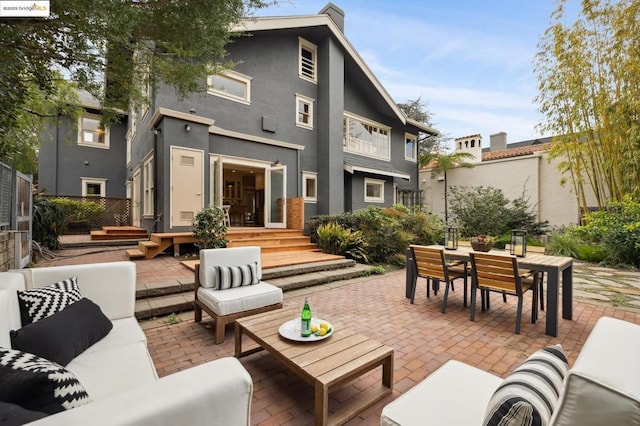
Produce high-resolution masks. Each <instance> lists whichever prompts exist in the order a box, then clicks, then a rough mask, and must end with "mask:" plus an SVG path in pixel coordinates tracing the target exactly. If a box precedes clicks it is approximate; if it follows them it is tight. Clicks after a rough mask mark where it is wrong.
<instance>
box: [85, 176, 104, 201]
mask: <svg viewBox="0 0 640 426" xmlns="http://www.w3.org/2000/svg"><path fill="white" fill-rule="evenodd" d="M81 179H82V196H83V197H104V196H105V193H106V185H107V180H106V179H100V178H81Z"/></svg>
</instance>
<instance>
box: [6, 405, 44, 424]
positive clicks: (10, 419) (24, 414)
mask: <svg viewBox="0 0 640 426" xmlns="http://www.w3.org/2000/svg"><path fill="white" fill-rule="evenodd" d="M47 416H48V414H46V413H42V412H39V411H32V410H26V409H24V408H22V407H21V406H19V405H16V404H11V403H10V402H3V401H0V425H2V426H17V425H24V424H27V423H29V422H33V421H36V420H39V419H41V418H43V417H47Z"/></svg>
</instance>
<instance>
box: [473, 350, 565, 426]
mask: <svg viewBox="0 0 640 426" xmlns="http://www.w3.org/2000/svg"><path fill="white" fill-rule="evenodd" d="M568 370H569V364H568V361H567V357H566V356H565V354H564V352H563V350H562V346H560V345H555V346H550V347H547V348H543V349H540V350H539V351H537V352H535V353H534V354H533V355H531V356H530V357H529V358H527V360H526V361H525V362H523V363H522V364H521V365H520V366H519V367H518V368H516V369H515V370H514V371H513V373H511V374H510V375H509V376H508V377H507V378H506V379H505V380H504V382H502V384H501V385H500V386H499V387H498V389H496V391H495V392H494V393H493V396H492V397H491V400H490V401H489V404H488V406H487V411H486V413H485V418H484V422H483V423H482V424H483V425H487V426H498V425H500V426H516V425H518V426H525V425H527V426H530V425H531V426H536V425H538V426H542V425H547V424H549V420H550V419H551V415H552V414H553V410H554V409H555V407H556V405H557V403H558V398H559V397H560V392H561V391H562V388H563V382H564V378H565V377H566V375H567V372H568Z"/></svg>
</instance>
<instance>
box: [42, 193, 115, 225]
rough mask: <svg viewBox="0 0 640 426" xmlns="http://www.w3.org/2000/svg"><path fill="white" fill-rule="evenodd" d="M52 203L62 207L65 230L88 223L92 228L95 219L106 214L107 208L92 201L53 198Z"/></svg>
mask: <svg viewBox="0 0 640 426" xmlns="http://www.w3.org/2000/svg"><path fill="white" fill-rule="evenodd" d="M51 202H52V203H53V204H55V205H57V206H58V207H60V208H61V209H62V211H63V212H64V215H65V221H64V229H67V228H68V227H69V226H71V225H74V224H79V223H86V224H87V225H89V226H91V225H92V224H93V223H94V220H95V218H96V217H97V216H100V215H101V214H103V213H104V212H105V208H104V207H103V206H102V204H100V203H97V202H95V201H90V200H70V199H69V198H53V199H51ZM64 229H63V230H64Z"/></svg>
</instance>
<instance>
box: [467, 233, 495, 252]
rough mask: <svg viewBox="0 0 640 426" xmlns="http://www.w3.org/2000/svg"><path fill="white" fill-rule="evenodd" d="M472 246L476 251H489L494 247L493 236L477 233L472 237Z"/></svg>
mask: <svg viewBox="0 0 640 426" xmlns="http://www.w3.org/2000/svg"><path fill="white" fill-rule="evenodd" d="M471 247H473V249H474V250H475V251H489V250H491V248H492V247H493V238H491V237H490V236H489V235H484V234H481V235H477V236H475V237H473V238H471Z"/></svg>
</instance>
